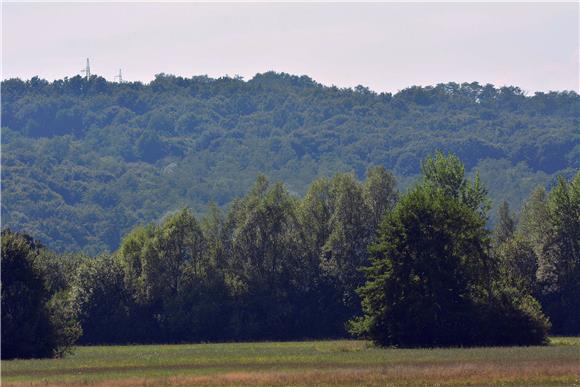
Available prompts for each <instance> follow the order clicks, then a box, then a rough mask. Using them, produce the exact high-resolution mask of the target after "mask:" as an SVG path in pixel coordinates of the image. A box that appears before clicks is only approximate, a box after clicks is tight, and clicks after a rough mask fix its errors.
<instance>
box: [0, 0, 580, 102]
mask: <svg viewBox="0 0 580 387" xmlns="http://www.w3.org/2000/svg"><path fill="white" fill-rule="evenodd" d="M2 11H3V13H2V78H3V79H6V78H11V77H21V78H26V79H28V78H30V77H32V76H34V75H38V76H40V77H42V78H46V79H49V80H53V79H57V78H63V77H65V76H69V77H70V76H74V75H76V74H78V73H79V70H80V69H81V68H82V67H83V66H84V63H85V58H86V57H90V59H91V69H92V72H93V73H95V74H98V75H101V76H104V77H105V78H107V79H110V80H112V79H113V76H114V75H115V73H116V72H117V71H118V69H119V68H122V70H123V76H124V78H125V79H127V80H141V81H149V80H151V79H152V78H153V77H154V75H155V74H157V73H162V72H163V73H168V74H176V75H181V76H185V77H190V76H193V75H201V74H207V75H209V76H212V77H219V76H222V75H226V74H228V75H230V76H233V75H236V74H238V75H241V76H243V77H244V78H245V79H248V78H251V77H252V76H253V75H254V74H256V73H258V72H264V71H268V70H275V71H283V72H288V73H291V74H297V75H302V74H306V75H309V76H310V77H312V78H313V79H315V80H316V81H318V82H321V83H323V84H326V85H332V84H334V85H337V86H341V87H343V86H356V85H358V84H362V85H365V86H368V87H370V88H371V89H373V90H376V91H397V90H399V89H402V88H405V87H407V86H410V85H416V84H419V85H430V84H436V83H440V82H448V81H455V82H464V81H478V82H480V83H488V82H489V83H493V84H496V85H506V84H507V85H516V86H520V87H521V88H522V89H524V90H526V91H528V92H534V91H539V90H541V91H545V90H576V91H578V90H579V71H580V65H579V58H578V57H579V51H578V46H579V4H578V3H560V4H554V3H513V4H499V3H487V4H477V3H470V4H460V3H436V4H433V3H415V4H409V3H386V4H376V3H375V4H372V3H371V4H336V3H335V4H328V3H327V4H280V3H275V4H272V3H271V4H263V3H262V4H193V3H173V4H160V3H124V4H123V3H100V4H98V3H77V4H71V3H60V4H57V3H36V4H35V3H4V4H3V6H2Z"/></svg>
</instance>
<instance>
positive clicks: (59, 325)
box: [1, 229, 80, 359]
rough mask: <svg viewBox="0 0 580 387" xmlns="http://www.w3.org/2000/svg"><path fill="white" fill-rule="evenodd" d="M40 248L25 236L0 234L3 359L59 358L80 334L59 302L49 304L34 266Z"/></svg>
mask: <svg viewBox="0 0 580 387" xmlns="http://www.w3.org/2000/svg"><path fill="white" fill-rule="evenodd" d="M40 248H41V246H40V245H38V244H37V243H36V242H35V241H34V240H33V239H32V238H31V237H29V236H28V235H25V234H18V233H13V232H12V231H10V230H9V229H5V230H3V231H2V284H1V286H2V351H1V354H2V359H14V358H42V357H51V356H59V355H62V354H64V353H65V352H66V351H67V350H68V349H69V348H70V347H71V346H72V344H73V343H74V342H75V341H76V339H77V338H78V336H79V335H80V330H79V329H78V327H77V326H76V325H75V324H74V321H71V319H70V317H73V318H74V316H70V315H69V316H68V317H67V316H65V315H63V312H70V311H69V310H67V309H66V306H65V305H63V304H62V303H61V302H60V301H61V300H57V299H55V300H54V301H53V302H52V304H51V305H48V302H49V294H48V291H47V289H46V288H45V286H44V280H43V278H42V275H41V272H40V270H39V269H38V267H37V266H36V263H35V259H36V257H37V255H38V251H39V249H40Z"/></svg>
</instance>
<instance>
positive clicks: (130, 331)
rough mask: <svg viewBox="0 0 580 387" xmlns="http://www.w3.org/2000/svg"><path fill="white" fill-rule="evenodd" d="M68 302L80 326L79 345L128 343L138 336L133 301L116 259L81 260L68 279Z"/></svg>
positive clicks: (104, 256)
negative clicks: (69, 283) (74, 272)
mask: <svg viewBox="0 0 580 387" xmlns="http://www.w3.org/2000/svg"><path fill="white" fill-rule="evenodd" d="M71 282H72V284H71V291H70V293H71V296H70V297H71V302H72V305H73V308H74V309H75V311H76V313H77V314H78V317H79V322H80V324H81V326H82V329H83V336H82V338H81V340H80V342H81V343H83V344H112V343H130V342H133V341H135V340H138V339H139V335H138V332H140V331H141V329H140V327H139V323H138V322H137V321H135V320H134V316H133V315H132V314H133V313H134V311H135V307H134V305H133V300H132V299H131V297H130V294H129V293H128V291H127V288H126V286H125V283H124V273H123V269H122V266H121V265H120V264H119V262H118V261H117V260H116V259H115V258H114V257H112V256H110V255H103V256H100V257H96V258H92V259H90V260H87V261H85V262H83V263H82V264H81V265H80V266H79V268H78V269H77V272H76V275H75V276H74V278H73V280H72V281H71ZM141 324H142V323H141Z"/></svg>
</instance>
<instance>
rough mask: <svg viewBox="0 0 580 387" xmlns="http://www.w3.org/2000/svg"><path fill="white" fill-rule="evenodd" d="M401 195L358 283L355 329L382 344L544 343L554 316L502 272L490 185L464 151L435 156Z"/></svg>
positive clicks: (429, 159) (359, 333)
mask: <svg viewBox="0 0 580 387" xmlns="http://www.w3.org/2000/svg"><path fill="white" fill-rule="evenodd" d="M423 171H424V180H423V182H422V183H421V184H420V185H418V186H416V187H415V188H413V189H412V190H411V191H410V192H408V193H407V194H406V195H404V196H403V198H402V199H401V201H400V202H399V203H398V204H397V206H396V207H395V209H394V211H392V212H391V213H390V214H389V215H388V216H387V218H386V219H385V221H384V222H383V224H382V225H381V228H380V231H379V238H378V241H377V242H376V243H375V244H374V245H373V246H372V247H371V252H372V253H373V259H372V260H371V262H372V263H371V265H370V266H369V267H368V268H366V269H365V274H366V279H367V282H366V284H365V285H364V286H363V287H361V288H360V290H359V293H360V295H361V298H362V306H363V311H364V316H363V317H361V318H357V319H355V320H353V321H352V322H351V331H352V332H353V333H355V334H357V335H361V336H364V337H368V338H371V339H372V340H373V341H374V342H375V343H377V344H379V345H396V346H405V347H415V346H466V345H467V346H468V345H510V344H519V345H522V344H528V345H529V344H540V343H543V342H545V340H546V334H547V329H548V327H549V325H548V323H547V320H546V319H545V317H544V316H543V314H542V312H541V308H540V307H539V304H538V303H537V301H536V300H534V299H533V298H532V297H531V296H529V295H527V294H525V293H523V294H522V293H518V292H516V293H511V292H510V291H509V289H506V288H505V287H503V286H502V283H501V280H500V278H499V276H498V275H497V274H495V269H494V268H495V263H494V261H493V258H492V257H491V256H490V255H489V253H488V250H489V245H490V243H489V235H488V234H489V233H488V231H487V230H486V229H485V223H486V218H485V215H484V214H485V208H486V203H487V198H486V196H485V190H484V189H483V188H482V187H481V186H480V185H479V182H478V179H477V177H476V178H475V179H474V181H473V182H469V181H468V180H467V179H466V178H465V175H464V169H463V166H462V164H461V162H460V161H459V160H458V159H457V157H455V156H453V155H450V156H447V157H446V156H444V155H442V154H441V153H438V154H437V155H436V156H435V157H434V158H427V159H426V161H425V162H424V164H423Z"/></svg>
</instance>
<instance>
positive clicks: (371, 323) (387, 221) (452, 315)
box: [2, 154, 580, 357]
mask: <svg viewBox="0 0 580 387" xmlns="http://www.w3.org/2000/svg"><path fill="white" fill-rule="evenodd" d="M422 171H423V179H422V181H421V182H419V183H418V184H417V185H416V186H415V187H414V188H412V189H410V190H409V191H408V192H407V193H405V194H403V195H401V194H399V193H398V191H397V189H396V184H395V179H394V177H393V175H392V174H391V173H390V172H388V171H387V170H385V169H384V168H382V167H374V168H371V169H369V171H368V172H367V178H366V180H365V181H364V182H359V181H358V180H357V179H356V177H355V176H354V175H353V174H338V175H336V176H335V177H333V178H332V179H326V178H323V179H319V180H316V181H315V182H314V183H313V184H312V185H311V186H310V188H309V189H308V191H307V193H306V194H305V195H304V196H303V197H302V198H299V197H297V196H295V195H292V194H290V193H289V192H288V190H287V189H286V188H285V186H284V185H282V184H281V183H276V184H271V183H269V182H268V181H267V180H266V178H264V177H259V178H258V179H257V181H256V182H255V184H254V186H253V188H252V189H251V190H250V192H249V193H248V194H247V195H246V196H244V197H242V198H239V199H236V200H235V201H234V202H233V203H232V204H231V206H230V207H229V209H228V210H227V211H225V212H224V211H223V210H220V209H219V208H218V207H217V206H212V207H211V208H210V210H209V211H208V212H207V214H206V215H205V216H204V217H202V218H200V219H198V218H196V217H195V216H194V215H193V213H192V212H191V211H190V210H188V209H184V210H181V211H178V212H176V213H173V214H170V215H168V216H166V217H165V219H164V220H163V221H162V222H160V223H158V224H149V225H145V226H139V227H136V228H134V229H133V230H132V231H131V232H130V233H129V234H127V235H126V236H125V237H124V238H123V241H122V243H121V246H120V248H119V249H118V251H117V252H116V253H114V254H109V255H101V256H97V257H94V258H92V257H87V256H82V255H79V254H71V255H57V254H53V253H50V252H49V251H47V250H46V249H44V248H42V247H39V246H37V245H35V243H34V242H33V241H32V240H31V239H30V238H28V239H27V238H26V237H24V236H21V235H20V234H14V233H12V232H10V231H4V233H3V238H2V306H3V308H2V321H3V324H2V356H3V357H4V356H5V353H11V352H5V351H4V347H5V345H11V344H12V343H15V341H14V340H15V339H13V338H12V336H11V335H10V334H9V332H8V330H5V324H4V321H10V319H12V320H14V321H17V319H18V318H24V317H22V316H24V314H23V312H22V313H20V312H12V310H13V309H11V306H10V305H28V304H25V303H22V301H21V297H23V294H25V293H26V294H37V295H36V296H34V297H33V296H30V297H31V299H32V298H34V300H35V301H34V302H32V301H30V302H29V304H30V305H35V306H34V307H32V306H31V307H25V308H24V309H23V310H24V311H25V312H26V313H32V314H34V315H35V316H40V317H36V318H37V319H40V320H42V321H47V323H46V324H47V325H48V326H50V327H51V328H50V329H52V331H50V329H49V330H48V331H47V330H46V329H45V330H43V329H44V328H43V329H40V328H34V329H36V330H31V331H30V332H31V333H30V335H32V336H31V337H35V336H34V335H40V336H39V337H49V336H50V335H49V334H48V333H46V332H49V331H50V332H55V334H56V333H59V334H60V336H58V335H57V336H58V337H61V339H60V340H61V341H55V342H54V343H55V344H53V348H59V349H58V350H57V351H56V352H54V349H53V352H52V353H53V354H54V353H56V354H58V353H60V352H62V348H66V347H67V345H70V344H71V343H72V342H74V340H75V339H76V338H77V337H78V336H79V335H80V331H81V329H82V335H81V336H80V338H79V339H78V342H79V343H83V344H97V343H99V344H102V343H107V344H112V343H154V342H156V343H168V342H205V341H232V340H299V339H309V338H311V339H314V338H333V337H335V338H336V337H345V336H347V335H349V331H350V333H353V334H356V335H360V336H363V337H368V338H371V339H373V340H374V341H375V342H376V343H378V344H381V345H397V346H448V345H507V344H541V343H543V342H545V340H546V334H547V332H548V329H549V326H550V323H551V324H552V332H554V333H568V334H572V333H578V332H580V324H579V323H578V318H577V317H578V316H577V313H576V311H577V309H576V311H574V309H573V306H574V305H575V304H574V303H577V300H578V297H577V291H578V288H577V284H578V283H579V277H578V276H579V272H580V270H579V267H580V265H579V255H578V235H579V234H578V223H579V221H580V220H579V217H578V211H579V207H580V203H579V201H578V200H579V199H578V198H579V191H580V190H579V188H580V185H579V181H580V175H577V176H576V177H575V178H574V179H573V180H571V181H569V182H568V181H566V180H564V179H561V180H560V181H559V183H558V185H557V186H555V187H553V188H552V189H551V190H550V191H549V192H547V191H540V190H538V191H536V193H534V195H533V196H532V197H531V198H530V199H529V200H528V202H527V203H526V206H525V208H524V211H522V214H521V215H520V216H519V218H520V219H519V220H518V221H516V220H514V217H513V214H511V213H510V212H509V209H507V208H506V207H505V206H502V207H501V208H502V211H501V216H500V219H501V221H500V222H499V224H498V226H497V227H496V229H495V230H494V231H493V232H491V231H489V230H488V229H486V222H487V216H488V212H489V205H490V203H489V199H488V197H487V193H486V190H485V189H484V187H482V185H481V183H480V181H479V179H478V178H474V179H473V180H469V179H467V178H466V177H465V171H464V167H463V164H462V163H461V162H460V161H459V159H458V158H456V157H455V156H452V155H451V156H444V155H443V154H437V155H436V156H434V157H431V158H427V159H426V160H425V162H424V163H423V168H422ZM538 192H542V194H539V193H538ZM574 211H575V212H574ZM534 228H537V229H538V230H537V232H536V231H534V232H532V231H530V230H532V229H534ZM20 240H25V241H27V242H26V243H24V242H18V243H20V244H17V246H21V247H22V246H24V247H23V248H24V251H27V252H26V253H25V254H23V253H20V252H19V250H18V249H19V248H20V247H19V248H14V247H10V246H13V245H14V243H15V242H14V241H20ZM369 246H371V247H370V249H369ZM5 260H10V261H7V262H11V261H14V262H19V264H20V265H25V266H26V265H29V266H30V268H29V269H27V270H28V272H29V273H30V274H26V275H19V276H18V275H16V274H14V273H13V272H12V270H13V269H10V268H11V266H9V265H5V263H4V262H5ZM365 267H366V269H362V268H365ZM27 287H28V288H30V289H36V290H32V291H31V292H32V293H31V292H29V291H28V290H27V291H26V292H25V293H23V292H21V291H14V290H13V289H24V288H27ZM34 292H36V293H34ZM575 292H576V293H575ZM361 301H362V307H361ZM31 303H32V304H31ZM5 304H6V305H8V306H7V307H5ZM51 308H54V310H60V311H65V313H62V312H61V313H60V314H58V313H56V312H50V311H51V310H53V309H51ZM5 313H8V314H5ZM18 313H20V314H18ZM50 313H52V315H50ZM48 315H50V316H52V317H50V318H48V317H47V316H48ZM18 316H20V317H18ZM42 316H44V317H42ZM357 316H359V317H357ZM8 327H10V325H8ZM57 336H55V337H57ZM63 337H66V338H68V341H66V340H63V339H62V338H63ZM13 347H14V348H19V347H20V344H18V343H16V344H13ZM46 355H48V353H47V352H46V351H44V352H42V351H40V352H37V353H34V354H32V353H20V354H18V353H13V354H12V355H6V357H38V356H46Z"/></svg>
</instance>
